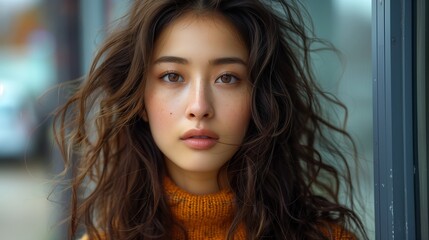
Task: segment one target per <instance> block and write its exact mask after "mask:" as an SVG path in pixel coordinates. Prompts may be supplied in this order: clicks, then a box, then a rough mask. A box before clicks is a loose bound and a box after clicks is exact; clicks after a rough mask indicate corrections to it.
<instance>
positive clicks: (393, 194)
mask: <svg viewBox="0 0 429 240" xmlns="http://www.w3.org/2000/svg"><path fill="white" fill-rule="evenodd" d="M413 4H414V1H412V0H373V2H372V7H373V9H372V14H373V33H372V35H373V36H372V37H373V40H372V46H373V50H372V52H373V81H374V82H373V97H374V183H375V186H374V191H375V193H374V197H375V224H376V239H382V240H388V239H389V240H390V239H391V240H393V239H404V240H408V239H409V240H411V239H418V238H417V236H418V233H417V231H416V204H415V202H416V197H415V196H416V194H415V186H416V184H415V181H416V174H415V173H416V156H415V152H416V151H415V130H416V129H415V127H414V126H415V124H414V123H415V98H414V92H415V81H414V76H413V64H414V57H413V55H414V54H413V40H414V39H413V14H412V13H413Z"/></svg>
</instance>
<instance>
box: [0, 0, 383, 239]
mask: <svg viewBox="0 0 429 240" xmlns="http://www.w3.org/2000/svg"><path fill="white" fill-rule="evenodd" d="M129 2H130V1H129V0H90V1H89V0H80V1H79V0H0V239H8V240H49V239H66V237H65V236H66V235H65V234H66V231H67V229H66V228H65V227H64V225H62V224H61V220H62V219H63V218H64V216H65V215H64V214H65V211H64V210H65V209H66V207H67V196H68V192H67V191H64V190H63V189H61V187H55V186H56V184H55V182H54V181H53V179H54V176H55V175H56V174H58V173H59V172H60V171H61V170H62V160H61V158H60V156H59V154H58V152H57V151H56V149H55V148H54V144H53V138H52V133H51V129H50V126H51V118H50V113H51V112H52V111H53V110H54V109H55V108H56V107H57V106H58V105H59V104H61V103H62V102H63V101H64V99H61V97H60V96H58V92H56V91H55V86H56V85H58V84H60V83H62V82H65V81H68V80H73V79H76V78H78V77H80V76H83V75H84V74H85V73H86V72H87V71H88V69H89V66H90V63H91V59H92V57H93V54H94V52H95V51H96V49H97V46H98V44H99V43H100V42H102V41H103V39H104V37H105V34H106V31H107V28H108V27H109V26H111V25H112V24H114V23H115V21H114V20H115V19H117V18H118V17H120V16H122V15H123V14H124V13H125V12H126V10H127V8H128V6H129ZM304 4H305V5H306V6H307V7H308V10H309V13H310V14H311V16H312V17H313V21H314V25H315V29H316V34H317V35H318V36H320V37H322V38H325V39H327V40H329V41H331V42H332V43H333V44H334V45H335V46H336V47H337V48H338V49H339V50H340V51H342V53H343V55H344V61H338V59H337V58H336V57H335V56H333V55H332V53H329V52H320V53H316V54H315V55H314V66H315V72H316V74H317V76H318V79H320V83H321V85H322V86H323V88H324V89H326V90H327V91H329V92H331V93H333V94H335V95H336V96H337V97H339V98H340V100H341V101H343V102H344V103H346V105H347V106H348V107H349V110H350V112H349V124H348V129H349V131H350V132H351V133H352V135H353V136H354V137H355V138H356V140H357V144H358V148H359V149H358V150H359V153H360V157H361V160H362V161H361V165H359V166H357V168H359V171H360V174H361V175H360V177H357V178H356V179H355V180H356V184H359V189H358V190H360V192H364V193H365V194H362V195H361V196H360V197H358V199H357V200H358V201H359V202H362V203H363V204H362V205H361V206H360V209H359V213H360V214H361V215H362V218H363V219H364V222H365V224H366V225H367V227H368V231H369V234H370V238H371V239H374V229H373V226H374V225H375V224H374V209H373V208H374V207H373V206H374V200H373V199H374V197H373V187H372V186H373V169H372V154H373V153H372V82H371V0H325V1H319V0H307V1H304Z"/></svg>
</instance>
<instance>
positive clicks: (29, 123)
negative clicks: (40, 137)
mask: <svg viewBox="0 0 429 240" xmlns="http://www.w3.org/2000/svg"><path fill="white" fill-rule="evenodd" d="M32 101H33V100H32V98H31V97H30V95H29V92H28V91H27V89H26V87H25V85H24V84H22V83H17V82H14V81H11V80H1V79H0V158H17V157H22V156H24V155H25V154H26V153H31V152H32V151H33V150H34V149H33V148H34V142H33V140H34V139H33V138H32V133H33V131H34V129H35V128H36V124H37V117H36V112H35V110H34V107H33V102H32Z"/></svg>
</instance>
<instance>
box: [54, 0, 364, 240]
mask: <svg viewBox="0 0 429 240" xmlns="http://www.w3.org/2000/svg"><path fill="white" fill-rule="evenodd" d="M187 12H195V13H198V14H206V13H212V12H216V13H220V14H222V15H223V16H225V17H226V18H227V19H228V20H229V21H230V22H231V23H232V24H233V25H234V26H235V27H236V29H237V30H238V32H239V33H240V34H241V38H242V39H244V40H245V44H246V46H247V49H248V51H249V60H248V69H249V76H250V79H251V83H252V103H251V113H252V117H251V120H250V125H249V128H248V130H247V134H246V136H245V140H244V143H243V144H242V146H240V148H239V150H238V152H237V153H236V154H235V155H234V156H233V158H232V159H231V160H230V161H229V162H228V163H227V164H226V165H225V166H224V169H225V170H226V171H227V173H228V174H227V175H228V181H229V185H230V188H231V189H232V191H233V192H234V193H235V197H236V202H237V212H236V214H235V218H234V220H233V223H232V225H231V227H230V229H229V233H228V236H227V238H228V239H232V236H233V233H234V232H235V230H236V229H237V228H238V225H239V224H240V223H245V226H246V231H247V238H248V239H260V238H270V239H328V238H329V236H326V234H324V231H325V232H326V231H328V232H329V230H330V229H331V228H332V227H333V226H335V225H337V226H338V225H339V226H341V227H342V228H343V229H346V230H347V231H349V232H353V233H354V234H356V236H361V237H363V238H366V235H365V231H364V228H363V225H362V223H361V221H360V220H359V218H358V216H357V215H356V213H355V212H354V211H353V210H352V209H353V208H352V207H350V208H349V207H346V206H344V205H342V203H341V202H340V199H339V193H340V191H341V189H342V188H341V186H343V185H345V187H346V189H349V190H352V182H351V177H350V169H349V167H348V161H347V159H346V157H347V156H348V155H349V154H347V152H346V153H344V151H343V149H342V145H341V144H338V142H337V141H336V140H335V139H338V138H332V136H343V138H342V140H344V139H345V140H346V141H348V142H349V143H350V145H351V146H352V147H351V148H352V150H354V149H355V148H354V144H353V141H352V139H351V138H350V136H349V134H348V133H347V132H346V131H345V130H344V129H343V128H341V127H338V126H336V125H335V124H332V123H331V122H330V121H328V119H327V118H326V117H324V114H323V109H322V107H321V101H322V100H323V101H324V102H327V103H331V104H333V105H335V106H339V107H340V108H343V109H344V110H345V107H344V105H343V104H341V103H340V102H339V101H338V100H337V99H335V98H334V97H332V96H330V95H328V94H326V93H324V92H323V91H321V89H320V88H319V87H318V86H317V84H316V83H315V80H314V77H313V75H312V73H311V68H310V53H311V51H313V50H314V49H312V46H314V45H313V44H314V43H315V42H319V43H320V42H321V41H320V40H318V39H317V38H315V37H314V36H313V34H312V30H311V29H312V28H311V21H309V18H308V14H307V12H306V11H305V10H304V9H303V7H302V6H301V5H300V3H298V2H297V1H286V0H273V1H263V0H144V1H143V0H135V1H134V3H133V5H132V6H131V8H130V12H129V14H128V15H127V16H126V17H125V18H124V19H122V20H123V24H122V25H121V26H120V28H119V29H118V30H116V31H115V32H113V33H112V34H111V35H110V37H109V38H107V39H106V41H105V43H104V44H103V45H102V46H101V49H100V50H99V52H98V54H97V55H96V57H95V60H94V62H93V65H92V67H91V69H90V72H89V74H88V76H86V77H85V80H84V81H82V82H81V83H79V86H77V87H76V89H75V91H74V92H73V94H72V95H71V97H70V98H69V100H68V101H67V102H66V104H65V105H64V106H62V107H61V108H60V109H59V110H58V112H57V113H56V115H55V121H54V130H55V136H56V139H57V142H58V144H59V145H60V149H61V150H62V154H63V157H64V159H65V162H66V166H67V168H66V170H67V171H68V170H69V171H70V172H71V174H72V182H71V189H72V198H71V215H70V220H71V221H70V239H72V238H74V237H76V235H77V232H78V229H79V228H80V227H83V228H84V230H85V231H86V232H87V234H88V235H89V238H90V239H92V240H96V239H168V238H169V236H170V235H169V234H170V231H169V230H170V229H172V227H173V225H174V224H175V223H174V220H173V219H172V218H171V215H170V211H169V208H168V205H167V201H166V197H165V195H164V194H163V190H162V189H163V188H162V180H163V177H164V176H165V174H166V169H165V166H164V162H163V154H162V153H161V152H160V150H159V149H158V147H157V146H156V144H155V142H154V140H153V139H152V136H151V132H150V129H149V126H148V123H147V122H145V121H144V120H143V119H142V117H141V113H142V110H143V109H144V102H143V96H142V93H143V92H144V91H143V89H144V85H145V81H144V79H145V72H146V70H147V68H148V66H149V64H150V59H151V55H152V50H153V47H154V44H155V41H156V40H157V38H158V36H159V34H160V32H161V31H163V29H165V27H166V26H167V25H168V24H170V23H172V22H173V21H174V20H175V19H177V18H178V17H180V16H182V15H183V14H185V13H187ZM351 155H353V154H351ZM355 159H356V158H355ZM338 168H340V169H338ZM340 173H341V174H340ZM343 183H344V184H343ZM348 193H351V192H348ZM348 196H349V201H350V202H351V203H352V202H353V198H352V196H351V194H349V195H348Z"/></svg>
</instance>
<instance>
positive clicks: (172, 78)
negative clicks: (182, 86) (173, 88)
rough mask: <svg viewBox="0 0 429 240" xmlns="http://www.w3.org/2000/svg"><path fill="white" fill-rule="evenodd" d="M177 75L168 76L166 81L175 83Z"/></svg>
mask: <svg viewBox="0 0 429 240" xmlns="http://www.w3.org/2000/svg"><path fill="white" fill-rule="evenodd" d="M177 78H178V77H177V75H176V74H173V73H171V74H170V75H168V79H170V81H172V82H177Z"/></svg>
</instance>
